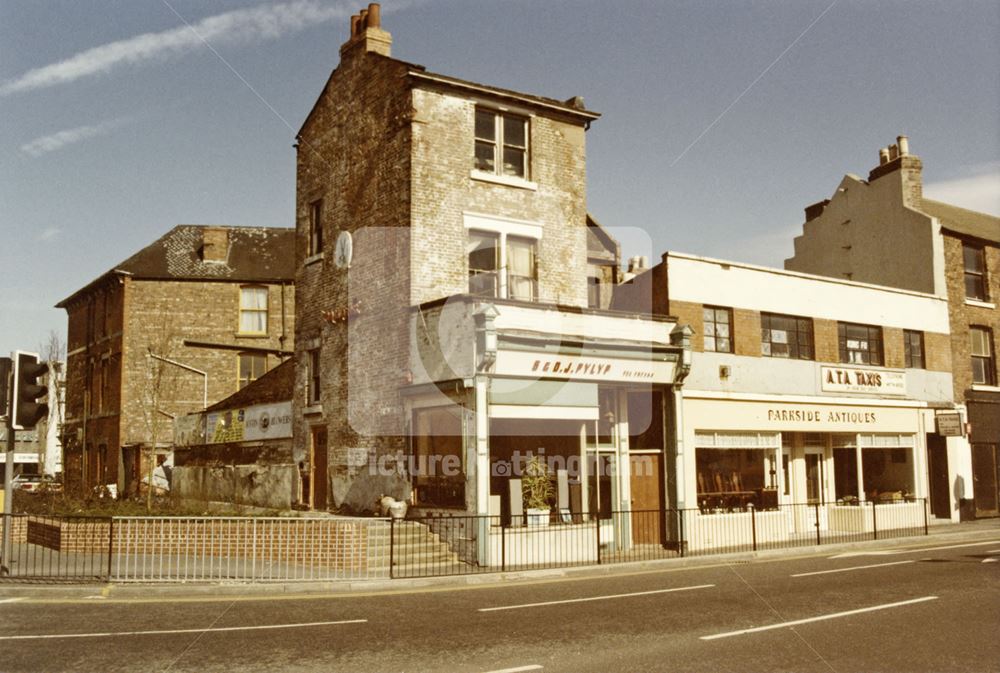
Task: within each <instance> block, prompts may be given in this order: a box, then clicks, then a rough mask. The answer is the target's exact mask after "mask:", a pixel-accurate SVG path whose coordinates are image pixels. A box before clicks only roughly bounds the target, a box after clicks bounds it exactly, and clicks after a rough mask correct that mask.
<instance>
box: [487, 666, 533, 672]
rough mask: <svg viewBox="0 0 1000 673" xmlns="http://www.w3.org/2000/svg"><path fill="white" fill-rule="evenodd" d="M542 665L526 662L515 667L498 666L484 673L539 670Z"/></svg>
mask: <svg viewBox="0 0 1000 673" xmlns="http://www.w3.org/2000/svg"><path fill="white" fill-rule="evenodd" d="M543 668H544V666H539V665H538V664H528V665H527V666H518V667H517V668H498V669H497V670H495V671H486V673H520V671H540V670H542V669H543Z"/></svg>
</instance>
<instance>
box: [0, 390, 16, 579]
mask: <svg viewBox="0 0 1000 673" xmlns="http://www.w3.org/2000/svg"><path fill="white" fill-rule="evenodd" d="M9 378H10V377H8V379H9ZM0 385H4V386H7V390H8V391H10V390H11V389H12V388H13V385H12V382H11V381H10V380H7V381H3V383H2V384H0ZM7 397H8V399H10V398H11V395H8V396H7ZM12 408H13V400H11V402H10V405H9V406H8V408H7V409H4V410H3V411H4V412H5V414H6V417H7V418H6V423H5V425H6V426H7V455H6V456H4V465H5V467H4V471H3V559H2V561H0V574H2V575H9V574H10V562H9V559H10V557H11V556H12V554H11V551H12V550H11V541H10V538H11V534H10V533H11V530H10V527H11V524H12V523H13V522H14V520H13V518H12V517H11V514H12V510H13V509H14V490H13V488H12V484H11V481H12V480H13V478H14V421H13V418H14V415H13V413H11V409H12Z"/></svg>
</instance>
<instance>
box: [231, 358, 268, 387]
mask: <svg viewBox="0 0 1000 673" xmlns="http://www.w3.org/2000/svg"><path fill="white" fill-rule="evenodd" d="M237 357H238V358H239V374H238V378H239V387H240V389H241V390H242V389H243V388H244V387H246V386H247V385H249V384H250V383H251V382H252V381H256V380H257V379H259V378H260V377H261V376H263V375H264V373H265V372H266V371H267V356H266V355H262V354H260V353H240V354H239V355H238V356H237Z"/></svg>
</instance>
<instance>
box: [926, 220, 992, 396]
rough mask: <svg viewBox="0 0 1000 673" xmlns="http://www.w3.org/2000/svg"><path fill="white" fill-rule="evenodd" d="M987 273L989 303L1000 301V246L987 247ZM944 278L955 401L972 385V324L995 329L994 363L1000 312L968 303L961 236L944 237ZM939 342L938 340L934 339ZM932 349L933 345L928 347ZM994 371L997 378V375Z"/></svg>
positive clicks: (964, 394)
mask: <svg viewBox="0 0 1000 673" xmlns="http://www.w3.org/2000/svg"><path fill="white" fill-rule="evenodd" d="M985 252H986V275H987V280H988V283H989V287H988V288H987V295H988V299H989V301H990V302H993V303H994V305H996V304H997V303H998V302H1000V248H998V247H997V246H996V245H992V246H986V247H985ZM944 260H945V264H944V265H945V281H946V285H947V288H948V313H949V319H950V322H951V357H952V364H953V365H954V370H953V377H954V381H955V400H956V401H964V400H965V399H966V394H967V392H968V390H969V389H970V388H971V387H972V364H971V363H972V354H971V343H970V338H969V326H970V325H982V326H985V327H989V328H991V329H992V330H993V344H992V346H993V353H994V362H996V361H997V357H996V353H997V347H998V346H1000V311H998V310H997V309H996V308H986V307H983V306H973V305H969V304H966V303H965V274H964V270H965V264H964V262H963V258H962V239H960V238H958V237H955V236H950V235H946V236H944ZM935 343H936V342H935ZM928 350H930V348H928ZM997 374H998V373H997V372H994V377H996V376H997Z"/></svg>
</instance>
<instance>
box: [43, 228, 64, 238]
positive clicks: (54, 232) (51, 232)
mask: <svg viewBox="0 0 1000 673" xmlns="http://www.w3.org/2000/svg"><path fill="white" fill-rule="evenodd" d="M61 233H62V229H60V228H59V227H47V228H46V229H45V230H44V231H42V233H40V234H39V235H38V240H39V241H51V240H52V239H54V238H55V237H56V236H58V235H59V234H61Z"/></svg>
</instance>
